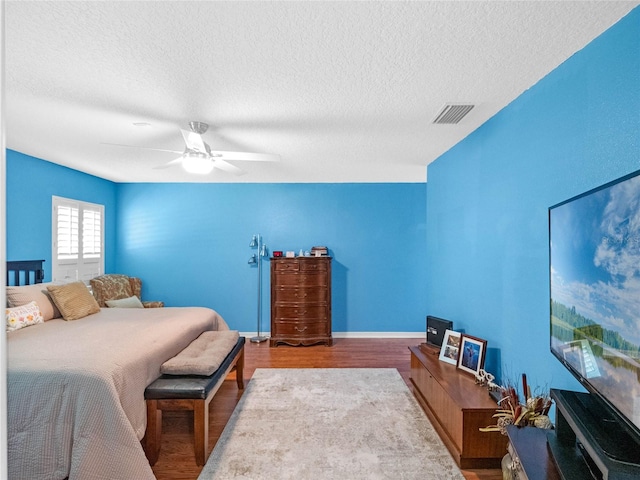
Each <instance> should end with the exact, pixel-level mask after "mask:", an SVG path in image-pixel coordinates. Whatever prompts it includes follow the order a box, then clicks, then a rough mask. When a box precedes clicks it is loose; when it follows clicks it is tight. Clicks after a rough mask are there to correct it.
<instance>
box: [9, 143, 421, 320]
mask: <svg viewBox="0 0 640 480" xmlns="http://www.w3.org/2000/svg"><path fill="white" fill-rule="evenodd" d="M52 195H58V196H62V197H68V198H74V199H77V200H83V201H88V202H94V203H101V204H104V205H105V221H106V228H105V234H106V238H105V246H106V264H105V270H106V272H107V273H110V272H121V273H126V274H129V275H137V276H140V277H141V278H142V279H143V298H144V299H149V300H155V299H157V300H163V301H164V302H165V303H166V304H167V305H169V306H183V305H202V306H208V307H211V308H214V309H216V310H218V311H219V312H220V313H221V314H222V315H223V317H224V318H225V319H226V320H227V321H228V322H229V323H230V324H231V325H232V326H233V328H237V329H239V330H241V331H249V332H250V331H255V329H256V323H257V287H258V284H257V278H258V277H257V268H255V267H253V268H252V267H250V266H249V265H248V263H247V260H248V259H249V257H250V256H251V254H252V253H255V250H252V249H250V248H249V242H250V240H251V236H252V235H253V234H255V233H260V234H262V236H263V237H264V241H265V243H266V244H267V246H268V247H269V250H270V251H273V250H284V251H286V250H294V251H296V252H298V251H299V250H300V249H301V248H302V249H305V250H308V249H310V248H311V247H312V246H313V245H327V246H328V247H329V248H330V250H331V254H332V255H333V256H334V261H333V303H332V305H333V330H334V332H422V331H424V316H425V315H426V313H427V311H426V296H425V293H424V292H425V290H426V270H427V268H426V262H425V251H426V249H425V244H426V230H425V229H426V225H425V216H426V213H425V211H426V189H425V184H424V183H418V184H191V183H189V184H115V183H113V182H110V181H107V180H103V179H100V178H97V177H94V176H91V175H87V174H84V173H81V172H78V171H76V170H72V169H69V168H65V167H61V166H59V165H55V164H53V163H50V162H47V161H44V160H40V159H37V158H33V157H30V156H27V155H24V154H21V153H18V152H15V151H11V150H10V151H8V152H7V258H8V259H11V260H20V259H32V258H36V257H37V258H44V259H45V260H46V263H45V272H46V276H45V280H46V281H49V280H50V279H51V267H50V265H51V196H52ZM47 265H49V267H47ZM262 274H263V303H262V305H263V306H262V316H263V323H262V330H263V331H268V330H269V328H270V327H269V318H270V312H269V306H270V290H269V287H270V278H269V261H268V259H265V260H263V263H262Z"/></svg>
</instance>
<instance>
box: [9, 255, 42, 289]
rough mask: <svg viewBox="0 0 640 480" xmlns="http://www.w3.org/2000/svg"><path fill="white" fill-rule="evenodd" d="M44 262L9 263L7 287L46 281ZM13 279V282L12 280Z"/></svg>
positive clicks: (22, 261) (21, 261)
mask: <svg viewBox="0 0 640 480" xmlns="http://www.w3.org/2000/svg"><path fill="white" fill-rule="evenodd" d="M43 263H44V260H15V261H12V262H7V285H31V284H32V283H42V280H44V269H43V268H42V264H43ZM12 278H13V282H11V283H10V280H11V279H12Z"/></svg>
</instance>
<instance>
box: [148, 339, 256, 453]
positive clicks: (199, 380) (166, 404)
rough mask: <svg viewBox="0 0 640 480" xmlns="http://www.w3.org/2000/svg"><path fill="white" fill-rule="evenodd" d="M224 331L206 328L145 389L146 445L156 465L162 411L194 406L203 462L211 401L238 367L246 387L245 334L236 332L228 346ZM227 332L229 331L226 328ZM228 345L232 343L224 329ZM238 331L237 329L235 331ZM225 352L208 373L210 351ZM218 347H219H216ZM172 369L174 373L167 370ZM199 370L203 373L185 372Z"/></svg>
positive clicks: (197, 446)
mask: <svg viewBox="0 0 640 480" xmlns="http://www.w3.org/2000/svg"><path fill="white" fill-rule="evenodd" d="M223 333H224V332H204V333H203V334H202V335H200V337H198V338H197V339H196V340H194V341H193V342H192V343H191V345H189V346H188V347H187V348H185V349H184V350H183V351H182V352H181V353H179V354H178V355H176V356H175V357H174V358H172V359H170V360H168V361H167V362H165V364H163V366H162V368H161V372H163V374H162V375H161V376H160V377H159V378H158V379H156V380H155V381H154V382H153V383H151V384H150V385H149V386H148V387H147V388H146V390H145V392H144V398H145V399H146V403H147V431H146V433H145V437H144V440H143V446H144V450H145V453H146V455H147V459H148V460H149V463H150V464H151V465H154V464H155V463H156V461H157V460H158V456H159V454H160V444H161V439H162V411H163V410H167V411H172V410H192V411H193V436H194V447H195V454H196V463H197V464H198V465H204V464H205V461H206V459H207V456H208V451H209V449H208V444H209V403H210V402H211V399H212V398H213V397H214V395H215V394H216V392H217V391H218V389H219V388H220V386H221V385H222V382H224V379H225V378H226V376H227V375H228V374H229V373H230V372H231V371H233V370H234V369H235V370H236V382H237V384H238V388H239V389H243V388H244V379H243V369H244V343H245V338H244V337H240V336H237V340H236V342H235V345H233V347H232V348H231V349H230V350H229V349H228V348H225V347H224V345H225V343H224V342H222V345H223V346H222V347H221V346H220V344H221V339H220V338H219V336H220V335H219V334H223ZM227 333H228V332H227ZM224 335H225V336H226V337H227V338H226V345H227V346H228V345H229V344H230V341H229V338H228V335H227V334H226V333H224ZM236 335H237V332H236ZM221 348H222V349H224V350H225V352H222V353H226V352H228V353H226V355H222V358H223V360H222V361H221V362H220V364H219V366H218V367H217V368H215V370H214V371H213V372H212V373H210V374H206V373H208V372H209V371H210V370H211V368H212V366H211V356H212V355H211V353H212V351H215V352H214V356H215V355H220V353H221V352H220V349H221ZM216 350H217V351H216ZM168 371H171V372H173V373H172V374H169V373H167V372H168ZM183 372H199V373H200V374H193V373H183Z"/></svg>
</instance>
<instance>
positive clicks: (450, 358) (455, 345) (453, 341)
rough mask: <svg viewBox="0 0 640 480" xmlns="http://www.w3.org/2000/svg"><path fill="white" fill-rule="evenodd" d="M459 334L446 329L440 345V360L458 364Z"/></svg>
mask: <svg viewBox="0 0 640 480" xmlns="http://www.w3.org/2000/svg"><path fill="white" fill-rule="evenodd" d="M461 336H462V334H461V333H460V332H454V331H453V330H446V331H445V332H444V338H443V339H442V346H441V347H440V357H439V358H440V360H442V361H443V362H447V363H450V364H451V365H457V364H458V354H459V353H460V337H461Z"/></svg>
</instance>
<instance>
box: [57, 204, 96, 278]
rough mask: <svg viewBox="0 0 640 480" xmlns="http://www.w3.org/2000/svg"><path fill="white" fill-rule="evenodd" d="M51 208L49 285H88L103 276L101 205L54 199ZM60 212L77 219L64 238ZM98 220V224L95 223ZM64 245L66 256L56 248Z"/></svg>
mask: <svg viewBox="0 0 640 480" xmlns="http://www.w3.org/2000/svg"><path fill="white" fill-rule="evenodd" d="M51 206H52V208H51V225H52V235H51V240H52V242H51V258H52V267H51V276H52V281H53V282H58V283H66V282H74V281H78V280H81V281H83V282H84V283H87V284H88V283H89V280H91V279H92V278H94V277H97V276H98V275H102V273H103V272H104V255H105V248H104V205H100V204H97V203H89V202H83V201H80V200H74V199H71V198H64V197H57V196H55V195H53V196H52V197H51ZM60 209H66V210H70V211H71V212H73V213H72V216H75V217H76V218H77V224H76V225H75V226H74V225H72V226H71V227H69V228H68V230H70V231H67V232H66V237H67V238H63V237H62V236H63V235H65V232H63V231H61V230H64V227H63V226H62V224H59V223H60V216H61V215H62V213H60V214H59V213H58V212H59V210H60ZM73 214H75V215H73ZM98 216H99V219H98V220H99V221H98V222H95V223H94V220H95V219H96V217H98ZM96 228H97V229H99V231H98V232H96ZM83 232H85V233H83ZM97 237H98V238H99V240H97ZM63 241H64V243H65V244H66V245H68V248H66V252H65V253H59V251H58V246H59V244H60V243H62V242H63Z"/></svg>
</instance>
